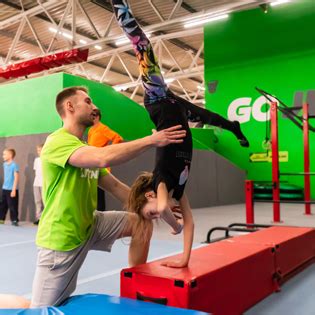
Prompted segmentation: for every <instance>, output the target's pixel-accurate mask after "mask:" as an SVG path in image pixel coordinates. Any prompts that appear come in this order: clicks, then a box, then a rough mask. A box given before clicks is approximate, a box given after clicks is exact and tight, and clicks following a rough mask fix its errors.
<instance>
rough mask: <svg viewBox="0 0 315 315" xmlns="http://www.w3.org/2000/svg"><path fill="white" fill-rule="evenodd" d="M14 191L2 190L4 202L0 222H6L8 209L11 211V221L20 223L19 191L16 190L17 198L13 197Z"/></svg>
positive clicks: (1, 207) (0, 208)
mask: <svg viewBox="0 0 315 315" xmlns="http://www.w3.org/2000/svg"><path fill="white" fill-rule="evenodd" d="M11 192H12V190H6V189H3V190H2V202H1V206H0V220H5V217H6V215H7V212H8V209H10V218H11V221H12V222H13V221H16V222H17V221H18V220H19V219H18V215H19V214H18V208H19V191H18V190H16V195H15V197H11V196H10V194H11Z"/></svg>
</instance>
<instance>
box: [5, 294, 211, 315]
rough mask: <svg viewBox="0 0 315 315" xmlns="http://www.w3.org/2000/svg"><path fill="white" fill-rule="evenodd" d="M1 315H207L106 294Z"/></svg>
mask: <svg viewBox="0 0 315 315" xmlns="http://www.w3.org/2000/svg"><path fill="white" fill-rule="evenodd" d="M0 313H1V315H16V314H19V315H90V314H91V315H92V314H93V315H103V314H110V315H125V314H128V315H129V314H130V315H147V314H150V315H160V314H163V315H164V314H165V315H172V314H174V315H175V314H176V315H177V314H183V315H186V314H187V315H205V313H203V312H198V311H192V310H184V309H180V308H174V307H167V306H163V305H157V304H153V303H144V302H140V301H134V300H130V299H124V298H120V297H117V296H109V295H104V294H84V295H77V296H73V297H70V298H69V299H67V300H66V301H65V302H64V303H63V304H62V305H61V306H58V307H55V306H49V307H41V308H32V309H1V310H0Z"/></svg>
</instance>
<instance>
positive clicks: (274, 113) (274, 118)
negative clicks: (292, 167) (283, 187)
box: [270, 102, 281, 222]
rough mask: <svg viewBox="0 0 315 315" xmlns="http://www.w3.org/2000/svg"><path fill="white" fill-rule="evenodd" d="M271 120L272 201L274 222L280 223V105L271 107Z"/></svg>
mask: <svg viewBox="0 0 315 315" xmlns="http://www.w3.org/2000/svg"><path fill="white" fill-rule="evenodd" d="M270 119H271V150H272V199H273V221H274V222H281V221H280V202H279V201H280V187H279V143H278V104H277V102H272V103H271V106H270Z"/></svg>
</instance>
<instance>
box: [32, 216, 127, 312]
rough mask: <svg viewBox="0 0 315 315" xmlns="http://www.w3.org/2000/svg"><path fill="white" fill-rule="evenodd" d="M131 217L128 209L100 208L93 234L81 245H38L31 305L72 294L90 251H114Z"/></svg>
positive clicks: (55, 302) (52, 302) (56, 302)
mask: <svg viewBox="0 0 315 315" xmlns="http://www.w3.org/2000/svg"><path fill="white" fill-rule="evenodd" d="M127 219H128V213H127V212H124V211H107V212H99V211H96V220H95V224H94V227H93V232H92V235H91V237H90V239H88V240H87V241H86V242H85V243H84V244H82V245H81V246H79V247H77V248H75V249H73V250H71V251H55V250H50V249H46V248H38V255H37V263H36V271H35V277H34V281H33V290H32V303H31V307H41V306H49V305H59V304H60V303H62V302H63V301H64V300H65V299H66V298H68V297H69V296H70V294H71V293H72V292H73V291H74V290H75V288H76V284H77V278H78V273H79V270H80V268H81V266H82V264H83V262H84V259H85V257H86V255H87V253H88V251H89V250H101V251H108V252H110V251H111V248H112V245H113V244H114V242H115V240H117V239H119V238H121V237H122V236H123V231H124V228H125V226H126V223H127ZM125 236H126V235H125Z"/></svg>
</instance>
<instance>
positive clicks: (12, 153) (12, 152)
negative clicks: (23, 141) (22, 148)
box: [4, 148, 16, 159]
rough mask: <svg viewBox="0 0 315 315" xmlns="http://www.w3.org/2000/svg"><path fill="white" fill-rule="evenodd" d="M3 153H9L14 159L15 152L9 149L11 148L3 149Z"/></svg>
mask: <svg viewBox="0 0 315 315" xmlns="http://www.w3.org/2000/svg"><path fill="white" fill-rule="evenodd" d="M4 151H7V152H10V153H11V155H12V159H14V158H15V155H16V153H15V150H14V149H11V148H5V149H4Z"/></svg>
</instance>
